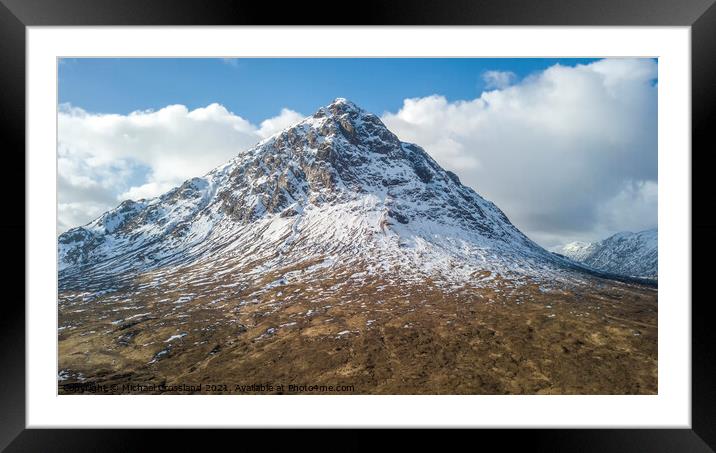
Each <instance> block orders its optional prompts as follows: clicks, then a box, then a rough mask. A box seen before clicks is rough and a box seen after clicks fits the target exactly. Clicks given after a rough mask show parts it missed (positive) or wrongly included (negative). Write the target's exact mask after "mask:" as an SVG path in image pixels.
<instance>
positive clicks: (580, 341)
mask: <svg viewBox="0 0 716 453" xmlns="http://www.w3.org/2000/svg"><path fill="white" fill-rule="evenodd" d="M58 256H59V260H58V268H59V301H58V304H59V305H58V306H59V326H58V328H59V348H60V357H59V360H60V369H59V370H58V381H59V384H60V391H61V392H70V391H77V390H76V389H77V388H80V389H81V388H84V387H82V386H81V385H79V384H87V383H93V384H106V383H112V384H121V385H127V386H126V387H125V388H127V389H129V390H128V392H129V393H135V392H136V391H135V390H136V389H139V388H144V389H153V390H152V392H156V393H166V390H162V389H165V387H161V386H159V387H158V386H157V384H158V383H163V384H167V385H169V384H171V385H173V387H172V388H178V389H183V390H182V391H183V392H188V393H196V392H202V393H204V392H206V391H207V390H206V388H201V389H199V390H197V387H196V386H194V387H188V385H189V384H192V385H193V384H194V383H196V382H210V381H211V382H214V383H217V382H221V383H225V384H226V388H224V387H221V388H220V389H219V391H220V392H221V393H235V391H234V390H235V388H234V387H233V383H239V382H242V383H245V382H246V381H247V380H248V381H252V380H255V381H258V380H268V381H272V382H276V383H285V384H286V385H288V384H290V383H293V384H296V385H297V386H296V387H294V388H298V389H306V388H308V387H306V386H307V385H309V384H317V385H323V384H325V383H330V384H340V385H341V388H347V389H349V390H347V391H348V392H349V393H595V392H596V393H655V392H656V299H657V297H656V290H655V289H654V288H652V287H648V286H643V285H641V284H640V282H638V281H633V282H632V281H616V280H613V279H610V278H609V275H605V274H601V273H599V272H598V270H595V269H592V268H591V267H589V266H585V265H583V264H580V263H577V262H575V261H573V260H570V259H567V258H565V257H563V256H559V255H557V254H553V253H551V252H548V251H546V250H544V249H543V248H542V247H540V246H539V245H537V244H536V243H534V242H533V241H531V240H530V239H529V238H528V237H527V236H525V235H524V234H523V233H522V232H521V231H519V230H518V229H517V228H516V227H515V226H514V225H513V224H512V223H510V221H509V219H508V218H507V216H506V215H505V214H504V213H503V212H502V211H501V210H500V209H499V208H498V207H497V206H495V205H494V204H493V203H491V202H489V201H487V200H485V199H484V198H482V197H481V196H480V195H478V194H477V193H476V192H475V191H474V190H472V189H471V188H469V187H466V186H465V185H463V184H462V183H461V182H460V180H459V178H458V176H457V175H455V174H454V173H452V172H450V171H446V170H444V169H443V168H442V167H440V165H438V164H437V163H436V162H435V161H434V160H433V159H432V158H431V157H430V156H429V154H428V153H426V152H425V151H424V150H423V149H422V148H420V147H419V146H417V145H415V144H411V143H405V142H401V141H400V140H399V139H398V137H396V136H395V134H393V133H392V132H390V131H389V130H388V129H387V128H386V127H385V125H384V124H383V123H382V122H381V121H380V119H379V118H378V117H377V116H375V115H374V114H372V113H369V112H366V111H364V110H362V109H361V108H360V107H358V106H356V105H355V104H353V103H352V102H350V101H347V100H345V99H336V100H335V101H334V102H332V103H331V104H330V105H327V106H325V107H322V108H321V109H319V110H318V111H317V112H316V113H315V114H313V115H312V116H310V117H308V118H305V119H304V120H303V121H301V122H299V123H298V124H295V125H294V126H292V127H289V128H287V129H285V130H284V131H282V132H280V133H278V134H276V135H274V136H272V137H270V138H268V139H266V140H264V141H262V142H260V143H258V144H257V145H256V146H255V147H253V148H251V149H249V150H247V151H242V152H240V153H238V154H237V156H236V157H234V158H233V159H232V160H231V161H229V162H227V163H226V164H224V165H222V166H220V167H218V168H215V169H214V170H212V171H210V172H209V173H208V174H206V175H204V176H202V177H197V178H193V179H190V180H188V181H186V182H184V184H182V185H181V186H180V187H177V188H175V189H172V190H170V191H169V192H167V193H165V194H163V195H161V196H159V197H157V198H153V199H148V200H137V201H132V200H127V201H125V202H123V203H121V204H120V205H119V206H118V207H117V208H116V209H114V210H112V211H109V212H107V213H105V214H103V215H102V216H100V217H99V218H98V219H96V220H94V221H92V222H90V223H89V224H87V225H85V226H82V227H79V228H74V229H71V230H69V231H67V232H65V233H64V234H62V235H60V237H59V239H58ZM183 384H186V385H187V386H184V385H183ZM73 385H74V387H72V386H73ZM121 385H120V386H119V387H118V388H122V387H121ZM239 388H244V387H239ZM320 388H321V389H324V390H323V391H322V392H324V393H326V392H327V393H331V392H332V390H325V388H326V387H320ZM73 389H74V390H73ZM132 389H135V390H132ZM186 389H189V390H186ZM232 389H233V390H232ZM278 392H282V391H278ZM302 392H303V391H302Z"/></svg>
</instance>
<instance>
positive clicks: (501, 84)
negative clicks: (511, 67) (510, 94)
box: [482, 71, 517, 89]
mask: <svg viewBox="0 0 716 453" xmlns="http://www.w3.org/2000/svg"><path fill="white" fill-rule="evenodd" d="M516 79H517V74H515V73H514V72H512V71H485V72H484V73H483V74H482V80H484V81H485V88H487V89H492V88H497V89H503V88H507V87H508V86H510V85H512V83H513V82H514V81H515V80H516Z"/></svg>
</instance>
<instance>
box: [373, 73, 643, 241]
mask: <svg viewBox="0 0 716 453" xmlns="http://www.w3.org/2000/svg"><path fill="white" fill-rule="evenodd" d="M656 77H657V66H656V63H655V62H654V61H652V60H646V59H640V60H636V59H606V60H600V61H597V62H594V63H591V64H588V65H578V66H576V67H565V66H560V65H555V66H552V67H550V68H548V69H546V70H545V71H542V72H540V73H537V74H534V75H532V76H530V77H527V78H525V79H524V80H522V81H520V82H519V83H516V84H514V85H511V86H506V87H503V88H501V89H495V90H491V91H486V92H483V93H482V94H481V95H480V96H479V97H478V98H476V99H472V100H464V101H456V102H448V101H447V100H446V99H445V97H443V96H439V95H433V96H429V97H424V98H414V99H406V100H405V101H404V103H403V106H402V108H401V109H400V110H399V111H398V112H397V113H386V114H384V115H383V121H384V122H385V124H386V125H387V126H388V127H389V128H390V129H391V130H392V131H393V132H395V133H396V134H397V135H398V136H399V137H400V138H401V139H402V140H406V141H411V142H414V143H417V144H419V145H421V146H422V147H424V148H425V149H426V150H427V151H428V152H429V153H430V154H431V155H432V156H433V157H434V158H435V159H436V160H437V161H438V162H440V163H441V164H442V165H443V166H444V167H446V168H448V169H450V170H453V171H455V172H456V173H457V174H459V175H460V178H461V179H462V180H463V182H464V183H466V184H468V185H470V186H471V187H473V188H474V189H475V190H476V191H477V192H478V193H480V194H482V195H483V196H485V197H486V198H488V199H491V200H492V201H494V202H495V203H496V204H497V205H498V206H499V207H501V208H502V209H503V210H504V211H505V212H506V213H507V215H508V217H510V219H511V220H512V221H513V223H515V224H516V225H517V226H518V227H519V228H521V229H522V230H523V231H525V232H526V233H527V234H528V235H529V236H530V237H532V238H533V239H535V240H536V241H538V242H540V243H541V244H542V245H545V246H547V247H550V246H554V245H558V244H561V243H564V242H569V241H571V240H594V239H601V238H602V237H603V236H605V235H608V234H611V233H613V232H617V231H621V230H630V229H631V230H633V229H641V228H649V227H654V226H656V221H657V215H656V188H657V129H656V128H657V90H656V86H655V83H654V80H655V78H656ZM496 79H499V77H496V78H495V80H496Z"/></svg>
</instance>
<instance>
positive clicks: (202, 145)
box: [57, 104, 302, 232]
mask: <svg viewBox="0 0 716 453" xmlns="http://www.w3.org/2000/svg"><path fill="white" fill-rule="evenodd" d="M301 118H302V115H301V114H299V113H297V112H295V111H293V110H289V109H283V110H282V111H281V113H280V114H279V115H277V116H276V117H274V118H269V119H267V120H265V121H263V122H262V123H261V124H260V126H256V125H254V124H251V123H250V122H249V121H247V120H246V119H244V118H242V117H240V116H238V115H235V114H234V113H232V112H230V111H228V110H227V109H226V108H225V107H224V106H222V105H220V104H211V105H208V106H206V107H202V108H197V109H195V110H189V109H187V108H186V107H185V106H183V105H170V106H167V107H164V108H162V109H160V110H157V111H137V112H133V113H130V114H129V115H117V114H93V113H89V112H86V111H84V110H82V109H81V108H77V107H72V106H69V105H63V106H61V108H60V111H59V113H58V150H57V152H58V185H59V187H58V196H59V205H58V231H59V232H61V231H65V230H67V229H68V228H70V227H74V226H78V225H82V224H85V223H87V222H89V221H91V220H92V219H94V218H96V217H97V215H99V214H101V213H102V212H104V211H106V210H108V209H110V208H112V207H114V206H116V205H117V204H118V202H119V201H122V200H124V199H140V198H150V197H154V196H157V195H159V194H161V193H164V192H165V191H167V190H169V189H170V188H172V187H174V186H177V185H179V184H181V183H182V182H183V181H184V180H186V179H189V178H191V177H194V176H197V175H201V174H204V173H206V172H208V171H209V170H211V169H212V168H214V167H216V166H218V165H221V164H222V163H224V162H226V161H227V160H229V159H230V158H232V157H233V156H235V155H236V154H237V153H239V152H241V151H242V150H245V149H248V148H249V147H251V146H252V145H254V144H256V143H257V142H258V141H259V140H261V139H263V138H266V137H268V136H270V135H272V134H273V133H275V132H277V131H279V130H281V129H283V128H284V127H287V126H289V125H291V124H292V123H295V122H297V121H299V120H300V119H301Z"/></svg>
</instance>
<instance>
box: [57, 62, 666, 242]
mask: <svg viewBox="0 0 716 453" xmlns="http://www.w3.org/2000/svg"><path fill="white" fill-rule="evenodd" d="M58 71H59V74H58V77H59V82H58V83H59V103H60V106H59V113H58V169H59V170H58V199H59V206H58V213H59V216H58V232H62V231H66V230H67V229H69V228H71V227H75V226H80V225H83V224H85V223H87V222H89V221H91V220H93V219H94V218H96V217H98V216H99V215H101V214H102V213H103V212H106V211H107V210H109V209H111V208H113V207H115V206H117V205H118V204H119V203H120V202H121V201H123V200H126V199H135V200H136V199H141V198H151V197H154V196H158V195H160V194H162V193H164V192H166V191H167V190H169V189H171V188H172V187H176V186H178V185H180V184H181V183H182V182H183V181H185V180H186V179H189V178H191V177H195V176H201V175H203V174H205V173H206V172H208V171H209V170H211V169H212V168H214V167H216V166H218V165H221V164H222V163H224V162H226V161H228V160H229V159H231V158H232V157H234V156H235V155H236V154H238V153H240V152H241V151H243V150H246V149H249V148H250V147H252V146H253V145H254V144H256V143H257V142H258V141H260V140H262V139H264V138H266V137H268V136H270V135H272V134H274V133H276V132H278V131H280V130H282V129H284V128H286V127H289V126H291V125H292V124H295V123H296V122H298V121H299V120H300V119H301V118H302V117H303V116H306V115H311V114H312V113H314V112H315V111H316V110H317V109H318V108H319V107H321V106H323V105H326V104H328V103H329V102H331V101H332V100H333V99H335V98H337V97H344V98H348V99H350V100H352V101H354V102H355V103H357V104H358V105H359V106H361V107H363V108H364V109H366V110H368V111H370V112H372V113H375V114H377V115H379V116H380V117H381V119H382V121H383V122H384V123H385V124H386V126H387V127H388V128H389V129H390V130H391V131H393V132H394V133H395V134H396V135H397V136H398V137H399V138H400V139H401V140H403V141H408V142H412V143H416V144H418V145H420V146H421V147H423V148H424V149H425V150H426V151H427V152H428V153H429V154H430V155H431V156H432V157H433V158H435V159H436V160H437V162H438V163H439V164H440V165H442V166H443V167H444V168H446V169H448V170H452V171H454V172H456V173H457V174H458V175H459V176H460V179H461V180H462V181H463V183H465V184H466V185H468V186H470V187H472V188H473V189H475V190H476V191H477V192H478V193H479V194H480V195H482V196H484V197H485V198H487V199H488V200H491V201H493V202H495V203H496V204H497V206H499V207H500V208H501V209H502V210H503V211H504V212H505V213H506V214H507V216H508V217H509V218H510V220H511V221H512V222H513V223H514V224H515V225H517V226H518V227H519V228H520V229H521V230H522V231H524V232H525V233H526V234H527V235H528V236H529V237H530V238H532V239H534V240H535V241H537V242H538V243H540V244H541V245H543V246H545V247H550V248H552V247H557V246H559V245H561V244H564V243H567V242H571V241H575V240H582V241H593V240H599V239H603V238H605V237H607V236H609V235H611V234H613V233H616V232H620V231H640V230H644V229H648V228H654V227H656V225H657V193H658V191H657V187H658V185H657V94H658V88H657V85H656V80H657V76H658V62H657V61H656V60H654V59H522V58H504V59H499V58H498V59H494V58H493V59H479V58H458V59H403V58H387V59H315V58H303V59H283V58H269V59H229V60H225V59H218V58H201V59H176V58H170V59H167V58H150V59H131V58H130V59H126V58H107V59H64V60H61V62H60V64H59V65H58ZM132 112H134V113H133V114H132V115H129V114H130V113H132Z"/></svg>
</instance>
